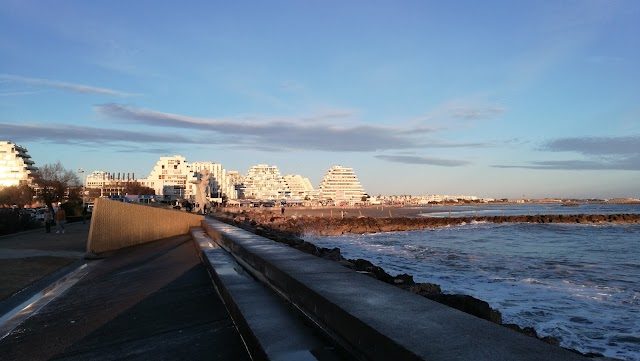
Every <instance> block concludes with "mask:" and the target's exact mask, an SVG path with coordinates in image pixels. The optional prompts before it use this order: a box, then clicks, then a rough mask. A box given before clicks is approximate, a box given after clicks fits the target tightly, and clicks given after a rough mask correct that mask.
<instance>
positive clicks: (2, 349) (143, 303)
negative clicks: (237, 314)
mask: <svg viewBox="0 0 640 361" xmlns="http://www.w3.org/2000/svg"><path fill="white" fill-rule="evenodd" d="M88 228H89V225H88V224H85V225H83V224H82V223H78V224H68V225H67V230H66V232H65V233H64V234H56V233H51V234H47V233H45V232H44V229H43V230H37V231H30V232H24V233H20V234H15V235H10V236H4V237H0V285H2V286H1V288H2V290H3V294H2V297H3V299H2V301H1V302H0V321H2V322H0V331H3V332H1V333H2V334H1V335H0V337H2V339H0V355H2V357H1V358H2V359H5V358H6V359H7V360H50V359H57V360H115V359H133V360H152V359H153V360H204V359H207V360H209V359H213V360H248V359H249V358H248V355H247V353H246V350H245V348H244V345H243V343H242V340H241V338H240V336H239V335H238V333H237V330H236V329H235V327H234V325H233V323H232V321H231V320H230V318H229V316H228V314H227V312H226V309H225V308H224V306H223V305H222V303H221V301H220V300H219V298H218V296H217V294H216V291H215V288H214V287H213V285H212V283H211V280H210V278H209V276H208V274H207V271H206V268H205V267H204V266H203V265H202V263H201V262H200V259H199V258H198V255H197V253H196V250H195V247H194V245H193V242H192V241H191V239H190V237H189V236H186V235H185V236H178V237H171V238H167V239H163V240H159V241H155V242H151V243H148V244H145V245H140V246H136V247H130V248H127V249H124V250H120V251H118V252H115V253H114V254H113V255H111V256H109V257H108V258H105V259H102V260H86V259H84V254H85V252H84V251H85V246H86V239H87V235H88ZM54 232H55V230H54ZM5 285H10V287H5ZM52 285H53V286H55V287H53V286H52ZM47 287H49V289H50V292H49V293H47V294H46V295H45V296H42V297H38V296H37V295H38V290H42V289H44V288H47ZM10 289H17V290H18V291H19V292H17V293H16V292H15V291H11V290H10ZM20 290H22V291H20ZM33 295H36V296H35V297H34V298H35V299H37V300H36V305H37V306H38V307H40V306H41V308H40V310H39V311H38V312H36V313H33V314H30V315H29V317H28V318H26V319H23V320H20V322H19V323H17V324H15V325H12V324H11V321H12V320H14V319H16V318H19V316H21V313H18V314H14V313H13V312H11V311H12V310H15V306H17V305H20V304H21V303H24V302H25V301H26V300H28V299H29V301H27V302H31V301H32V300H33V299H34V298H32V296H33ZM30 298H31V299H30Z"/></svg>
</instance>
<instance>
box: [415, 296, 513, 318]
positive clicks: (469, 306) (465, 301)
mask: <svg viewBox="0 0 640 361" xmlns="http://www.w3.org/2000/svg"><path fill="white" fill-rule="evenodd" d="M426 297H427V298H428V299H430V300H433V301H436V302H438V303H442V304H443V305H447V306H449V307H453V308H455V309H457V310H460V311H463V312H466V313H468V314H471V315H474V316H476V317H480V318H482V319H485V320H488V321H491V322H494V323H498V324H499V323H501V322H502V315H500V312H498V311H496V310H493V309H492V308H491V307H489V304H488V303H487V302H485V301H482V300H479V299H477V298H475V297H473V296H469V295H451V294H444V293H442V294H432V295H427V296H426ZM498 315H499V316H498Z"/></svg>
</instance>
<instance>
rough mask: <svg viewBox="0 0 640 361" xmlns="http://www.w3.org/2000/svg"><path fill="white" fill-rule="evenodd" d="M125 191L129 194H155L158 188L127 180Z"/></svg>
mask: <svg viewBox="0 0 640 361" xmlns="http://www.w3.org/2000/svg"><path fill="white" fill-rule="evenodd" d="M124 191H125V193H127V194H138V195H143V194H144V195H155V194H156V190H155V189H153V188H149V187H146V186H144V185H142V183H140V182H126V184H125V187H124Z"/></svg>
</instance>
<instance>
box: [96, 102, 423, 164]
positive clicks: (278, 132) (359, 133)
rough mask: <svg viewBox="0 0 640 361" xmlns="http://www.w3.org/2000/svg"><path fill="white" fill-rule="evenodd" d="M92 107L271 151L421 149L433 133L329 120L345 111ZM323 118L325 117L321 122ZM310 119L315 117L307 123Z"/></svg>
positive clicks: (117, 118)
mask: <svg viewBox="0 0 640 361" xmlns="http://www.w3.org/2000/svg"><path fill="white" fill-rule="evenodd" d="M96 111H97V112H98V113H99V114H102V115H105V116H107V117H108V119H110V120H113V121H116V122H126V123H128V124H131V123H136V124H143V125H152V126H157V127H170V128H180V129H185V128H187V129H194V130H198V131H200V132H211V133H215V134H216V135H217V137H215V138H214V139H215V141H216V143H218V144H220V143H228V144H233V145H238V146H242V147H252V148H260V149H265V148H267V149H273V150H323V151H353V152H366V151H379V150H398V149H411V148H421V147H425V146H429V142H428V141H425V140H424V139H423V137H422V136H423V135H424V134H426V133H429V132H432V131H433V130H432V129H429V128H426V127H413V128H407V127H400V126H395V127H391V126H380V125H370V124H364V123H355V124H350V125H344V124H335V123H334V122H331V120H330V119H331V118H334V117H336V116H338V117H344V116H345V115H347V114H344V113H340V112H337V113H336V112H333V113H330V114H321V115H315V116H312V117H308V116H307V117H300V118H296V119H290V118H280V119H259V120H252V121H242V120H240V121H231V120H222V119H211V118H197V117H188V116H184V115H179V114H171V113H165V112H158V111H154V110H147V109H137V108H132V107H129V106H125V105H121V104H113V103H110V104H102V105H98V106H96ZM327 118H328V119H329V121H324V119H327ZM310 119H315V120H316V121H313V122H312V121H309V120H310ZM301 120H304V121H301Z"/></svg>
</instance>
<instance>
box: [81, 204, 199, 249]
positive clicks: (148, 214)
mask: <svg viewBox="0 0 640 361" xmlns="http://www.w3.org/2000/svg"><path fill="white" fill-rule="evenodd" d="M203 219H204V216H199V215H195V214H191V213H186V212H181V211H177V210H173V209H161V208H155V207H150V206H145V205H139V204H131V203H123V202H118V201H112V200H109V199H106V198H98V199H96V202H95V205H94V207H93V212H92V216H91V225H90V228H89V240H88V242H87V252H88V253H95V254H99V253H103V252H109V251H114V250H117V249H120V248H124V247H130V246H134V245H137V244H142V243H146V242H150V241H155V240H158V239H162V238H167V237H172V236H177V235H181V234H188V233H189V228H190V227H198V226H200V223H201V222H202V220H203Z"/></svg>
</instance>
